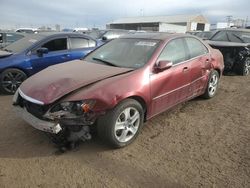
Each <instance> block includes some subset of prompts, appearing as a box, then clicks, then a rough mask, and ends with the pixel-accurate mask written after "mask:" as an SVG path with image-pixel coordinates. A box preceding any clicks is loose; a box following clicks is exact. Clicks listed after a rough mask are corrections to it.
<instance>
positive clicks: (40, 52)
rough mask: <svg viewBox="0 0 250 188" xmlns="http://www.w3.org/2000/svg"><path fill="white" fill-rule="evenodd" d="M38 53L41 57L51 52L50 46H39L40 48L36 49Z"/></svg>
mask: <svg viewBox="0 0 250 188" xmlns="http://www.w3.org/2000/svg"><path fill="white" fill-rule="evenodd" d="M36 53H37V55H38V56H39V57H42V56H43V54H47V53H49V50H48V48H44V47H42V48H38V49H37V50H36Z"/></svg>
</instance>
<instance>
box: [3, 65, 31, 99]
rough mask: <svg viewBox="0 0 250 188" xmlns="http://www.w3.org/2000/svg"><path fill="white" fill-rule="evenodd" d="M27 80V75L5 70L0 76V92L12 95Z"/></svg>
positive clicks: (19, 71) (15, 70)
mask: <svg viewBox="0 0 250 188" xmlns="http://www.w3.org/2000/svg"><path fill="white" fill-rule="evenodd" d="M26 78H27V75H26V74H25V73H24V72H23V71H21V70H19V69H6V70H5V71H3V72H2V73H1V74H0V91H1V92H2V93H4V94H8V95H12V94H14V93H15V92H16V90H17V89H18V87H19V86H20V85H21V84H22V82H23V81H24V80H25V79H26Z"/></svg>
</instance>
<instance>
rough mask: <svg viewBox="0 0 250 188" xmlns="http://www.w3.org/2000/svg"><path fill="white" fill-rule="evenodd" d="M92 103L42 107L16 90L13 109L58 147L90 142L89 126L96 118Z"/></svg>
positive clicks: (92, 101)
mask: <svg viewBox="0 0 250 188" xmlns="http://www.w3.org/2000/svg"><path fill="white" fill-rule="evenodd" d="M95 103H96V102H95V100H82V101H70V102H59V103H55V104H51V105H44V104H42V103H39V101H35V100H34V99H33V100H32V99H31V98H30V97H28V96H26V95H25V94H23V93H22V91H21V90H20V89H19V90H18V91H17V92H16V94H15V96H14V98H13V105H14V109H15V111H16V113H17V114H18V115H19V116H20V117H22V118H23V119H24V120H25V121H26V122H28V123H29V124H31V125H32V126H33V127H34V128H36V129H39V130H41V131H44V132H47V133H48V135H49V137H50V138H51V139H52V141H53V142H54V143H56V144H57V145H59V146H63V145H66V144H68V143H75V142H77V141H79V140H81V141H86V140H90V139H91V134H90V126H91V125H93V124H94V123H95V121H96V118H97V113H95V112H93V111H92V109H93V107H94V105H95Z"/></svg>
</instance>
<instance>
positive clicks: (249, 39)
mask: <svg viewBox="0 0 250 188" xmlns="http://www.w3.org/2000/svg"><path fill="white" fill-rule="evenodd" d="M228 37H229V40H230V41H232V42H243V43H250V32H242V31H228Z"/></svg>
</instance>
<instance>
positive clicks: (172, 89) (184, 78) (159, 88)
mask: <svg viewBox="0 0 250 188" xmlns="http://www.w3.org/2000/svg"><path fill="white" fill-rule="evenodd" d="M187 59H188V54H187V49H186V46H185V43H184V39H183V38H178V39H174V40H171V41H170V42H169V43H168V44H167V45H166V46H165V48H164V49H163V51H162V53H161V54H160V56H159V58H158V60H157V62H156V63H158V62H159V61H161V60H168V61H172V62H173V66H172V67H171V68H169V69H168V70H165V71H162V72H156V73H152V75H151V76H150V79H151V97H152V115H155V114H158V113H160V112H162V111H164V110H166V109H168V108H170V107H172V106H174V105H175V104H177V103H180V102H182V101H185V100H186V99H187V98H188V97H189V91H190V68H191V63H190V62H189V61H187Z"/></svg>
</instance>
